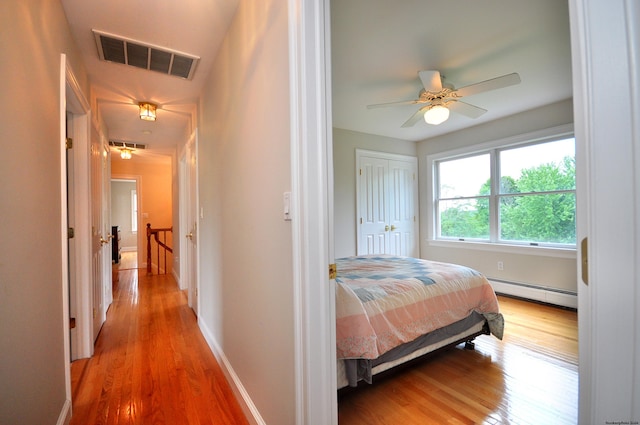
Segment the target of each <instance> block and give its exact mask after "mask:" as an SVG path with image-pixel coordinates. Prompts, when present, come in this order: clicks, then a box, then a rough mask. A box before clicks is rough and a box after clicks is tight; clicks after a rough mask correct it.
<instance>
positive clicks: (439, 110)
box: [424, 105, 449, 125]
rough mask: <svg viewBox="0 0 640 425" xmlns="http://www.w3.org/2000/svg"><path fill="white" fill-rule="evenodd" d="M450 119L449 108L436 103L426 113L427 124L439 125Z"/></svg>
mask: <svg viewBox="0 0 640 425" xmlns="http://www.w3.org/2000/svg"><path fill="white" fill-rule="evenodd" d="M448 119H449V109H447V108H446V107H444V106H442V105H434V106H432V107H431V108H429V109H427V112H425V113H424V120H425V122H426V123H427V124H431V125H438V124H442V123H443V122H445V121H446V120H448Z"/></svg>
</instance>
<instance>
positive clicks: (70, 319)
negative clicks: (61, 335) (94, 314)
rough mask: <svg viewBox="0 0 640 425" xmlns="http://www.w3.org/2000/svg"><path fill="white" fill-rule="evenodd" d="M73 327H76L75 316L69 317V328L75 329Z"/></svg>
mask: <svg viewBox="0 0 640 425" xmlns="http://www.w3.org/2000/svg"><path fill="white" fill-rule="evenodd" d="M75 328H76V318H75V317H71V318H69V329H75Z"/></svg>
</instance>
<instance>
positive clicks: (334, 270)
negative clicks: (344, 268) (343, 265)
mask: <svg viewBox="0 0 640 425" xmlns="http://www.w3.org/2000/svg"><path fill="white" fill-rule="evenodd" d="M337 276H338V266H337V265H336V263H333V264H329V279H335V278H336V277H337Z"/></svg>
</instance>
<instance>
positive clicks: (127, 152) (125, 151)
mask: <svg viewBox="0 0 640 425" xmlns="http://www.w3.org/2000/svg"><path fill="white" fill-rule="evenodd" d="M132 152H133V151H132V150H131V149H129V148H121V149H120V158H122V159H131V153H132Z"/></svg>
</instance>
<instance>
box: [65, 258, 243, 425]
mask: <svg viewBox="0 0 640 425" xmlns="http://www.w3.org/2000/svg"><path fill="white" fill-rule="evenodd" d="M119 273H120V278H119V282H118V283H117V286H116V288H115V290H114V301H113V304H112V305H111V307H110V309H109V312H108V314H107V321H106V323H105V324H104V326H103V328H102V331H101V333H100V335H99V337H98V340H97V342H96V346H95V354H94V356H93V357H92V358H91V359H89V360H78V361H75V362H73V363H72V365H71V374H72V400H73V416H72V419H71V424H72V425H87V424H92V425H94V424H169V425H181V424H234V425H235V424H248V422H247V420H246V418H245V417H244V415H243V412H242V410H241V408H240V406H239V405H238V402H237V400H236V399H235V398H234V395H233V393H232V391H231V389H230V387H229V385H228V382H227V381H226V379H225V377H224V375H223V372H222V370H221V369H220V366H219V365H218V363H217V362H216V360H215V358H214V356H213V354H212V353H211V351H210V350H209V347H208V346H207V344H206V341H205V340H204V338H203V337H202V335H201V333H200V330H199V329H198V326H197V323H196V318H195V315H194V314H193V311H192V310H191V309H190V308H189V307H188V306H187V303H186V294H184V293H183V292H182V291H180V290H179V288H178V287H177V285H176V282H175V280H174V279H173V277H172V276H171V275H161V276H157V275H155V276H146V273H145V272H144V271H142V270H140V277H138V270H136V269H131V270H126V271H120V272H119Z"/></svg>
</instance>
